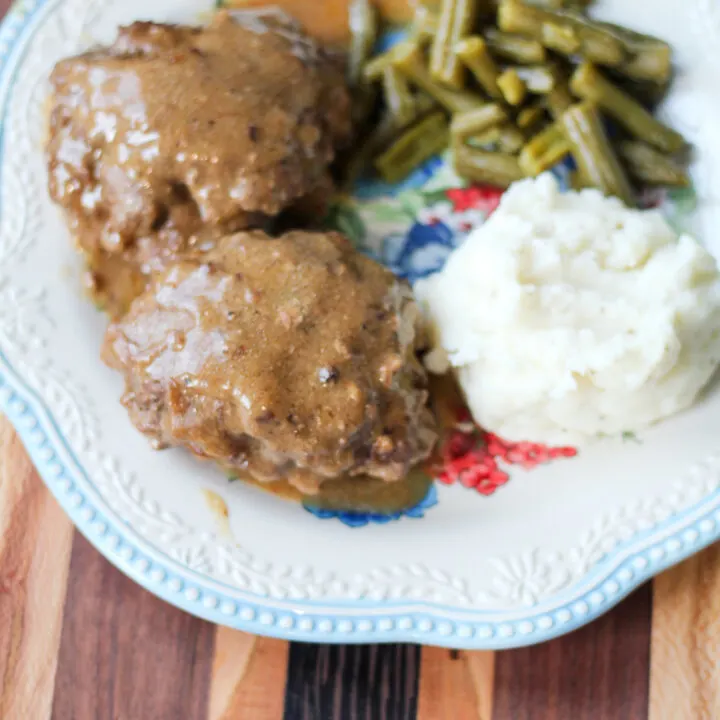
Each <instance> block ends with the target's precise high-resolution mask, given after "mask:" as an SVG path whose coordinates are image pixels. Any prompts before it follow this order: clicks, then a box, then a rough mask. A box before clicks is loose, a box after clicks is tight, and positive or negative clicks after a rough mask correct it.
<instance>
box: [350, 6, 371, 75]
mask: <svg viewBox="0 0 720 720" xmlns="http://www.w3.org/2000/svg"><path fill="white" fill-rule="evenodd" d="M348 24H349V26H350V50H349V52H348V65H347V67H348V80H349V82H350V84H351V85H355V84H357V83H358V82H359V81H360V79H361V75H362V69H363V66H364V65H365V63H366V62H367V59H368V58H369V57H370V53H371V52H372V49H373V46H374V45H375V41H376V40H377V32H378V18H377V11H376V10H375V7H374V6H373V5H372V4H371V2H370V0H352V2H351V3H350V7H349V8H348Z"/></svg>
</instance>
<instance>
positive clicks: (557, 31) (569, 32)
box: [540, 22, 582, 55]
mask: <svg viewBox="0 0 720 720" xmlns="http://www.w3.org/2000/svg"><path fill="white" fill-rule="evenodd" d="M540 38H541V40H542V44H543V45H544V46H545V47H546V48H549V49H550V50H555V51H556V52H559V53H562V54H563V55H575V54H576V53H578V52H580V49H581V48H582V43H581V42H580V38H578V36H577V33H576V32H575V30H573V28H571V27H569V26H568V25H560V24H559V23H554V22H544V23H543V24H542V25H541V26H540Z"/></svg>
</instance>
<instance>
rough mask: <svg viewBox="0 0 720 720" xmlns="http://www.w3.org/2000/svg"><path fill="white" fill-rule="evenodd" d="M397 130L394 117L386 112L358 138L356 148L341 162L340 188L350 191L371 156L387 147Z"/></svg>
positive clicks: (368, 163) (367, 165)
mask: <svg viewBox="0 0 720 720" xmlns="http://www.w3.org/2000/svg"><path fill="white" fill-rule="evenodd" d="M397 132H398V128H397V126H396V124H395V121H394V119H393V118H392V117H390V115H389V114H388V113H386V114H385V115H383V117H382V118H381V119H380V121H379V122H378V123H377V124H376V125H375V126H374V127H373V128H372V130H371V131H370V132H369V133H368V134H367V135H365V137H362V138H360V142H359V143H358V144H357V150H356V151H355V152H353V153H352V154H350V156H349V157H348V158H347V160H346V161H345V162H344V163H343V172H342V188H343V189H344V190H345V191H350V189H351V188H352V186H353V185H354V183H355V181H356V180H357V179H358V178H359V177H361V176H362V174H363V173H364V172H365V170H366V169H367V168H368V167H369V165H370V163H371V160H372V158H373V156H375V155H377V154H378V153H379V152H380V151H381V150H382V149H383V148H384V147H387V146H388V145H389V144H390V143H391V142H392V140H393V138H394V137H395V135H396V134H397Z"/></svg>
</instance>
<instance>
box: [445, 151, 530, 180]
mask: <svg viewBox="0 0 720 720" xmlns="http://www.w3.org/2000/svg"><path fill="white" fill-rule="evenodd" d="M452 163H453V167H454V168H455V171H456V172H457V174H458V175H460V177H463V178H465V179H466V180H470V181H471V182H477V183H487V184H488V185H494V186H495V187H501V188H506V187H509V186H510V185H511V184H512V183H514V182H516V181H517V180H522V178H523V177H524V176H523V172H522V170H521V169H520V165H519V164H518V161H517V158H516V157H513V156H512V155H506V154H504V153H497V152H488V151H487V150H480V149H478V148H474V147H470V146H468V145H453V148H452Z"/></svg>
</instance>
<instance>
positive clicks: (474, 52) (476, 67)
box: [455, 37, 503, 100]
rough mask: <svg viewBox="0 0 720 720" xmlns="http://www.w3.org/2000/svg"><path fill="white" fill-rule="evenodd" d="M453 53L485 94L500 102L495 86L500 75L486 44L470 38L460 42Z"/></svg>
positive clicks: (500, 93) (476, 38)
mask: <svg viewBox="0 0 720 720" xmlns="http://www.w3.org/2000/svg"><path fill="white" fill-rule="evenodd" d="M455 52H456V53H457V55H458V57H459V58H460V59H461V60H462V61H463V63H464V64H465V65H466V67H467V68H468V70H470V72H471V73H472V74H473V75H474V76H475V79H476V80H477V81H478V83H479V84H480V86H481V87H482V88H483V90H485V92H486V93H487V94H488V95H489V96H490V97H491V98H493V99H495V100H501V99H502V97H503V94H502V92H501V91H500V88H499V87H498V84H497V79H498V76H499V75H500V72H499V70H498V69H497V66H496V65H495V61H494V60H493V59H492V55H490V52H489V51H488V47H487V43H486V42H485V40H483V38H481V37H470V38H467V39H465V40H461V41H460V42H459V43H458V44H457V45H456V46H455Z"/></svg>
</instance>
